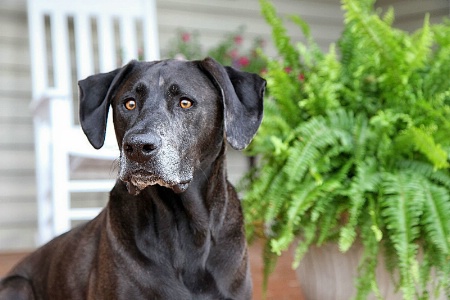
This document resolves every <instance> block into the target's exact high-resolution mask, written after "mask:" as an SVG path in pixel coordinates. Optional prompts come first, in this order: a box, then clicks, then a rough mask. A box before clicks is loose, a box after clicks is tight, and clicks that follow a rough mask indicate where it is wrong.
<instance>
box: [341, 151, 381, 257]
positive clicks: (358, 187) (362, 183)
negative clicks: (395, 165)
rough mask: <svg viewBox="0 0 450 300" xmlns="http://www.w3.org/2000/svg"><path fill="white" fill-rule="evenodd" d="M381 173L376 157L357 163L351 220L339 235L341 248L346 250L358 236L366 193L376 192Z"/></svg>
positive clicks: (351, 189)
mask: <svg viewBox="0 0 450 300" xmlns="http://www.w3.org/2000/svg"><path fill="white" fill-rule="evenodd" d="M380 180H381V174H380V173H379V172H378V170H377V167H376V161H375V160H374V159H370V158H368V159H366V160H365V161H364V162H362V163H360V164H358V165H357V168H356V176H354V177H353V180H352V183H351V185H350V189H349V190H348V197H349V198H350V203H351V204H350V209H349V220H348V222H347V224H346V225H345V226H344V227H342V230H341V232H340V237H339V249H340V250H341V251H342V252H346V251H347V250H348V249H349V248H350V247H351V246H352V244H353V242H354V240H355V238H356V226H357V224H358V221H359V217H360V214H361V212H362V208H363V206H364V204H365V202H366V200H367V196H366V193H368V192H375V191H376V190H377V186H378V184H379V183H380Z"/></svg>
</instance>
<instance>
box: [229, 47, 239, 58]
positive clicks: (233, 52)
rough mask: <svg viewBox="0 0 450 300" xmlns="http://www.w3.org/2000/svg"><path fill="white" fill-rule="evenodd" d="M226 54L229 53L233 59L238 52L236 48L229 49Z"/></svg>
mask: <svg viewBox="0 0 450 300" xmlns="http://www.w3.org/2000/svg"><path fill="white" fill-rule="evenodd" d="M228 55H229V56H230V57H231V58H232V59H235V58H237V57H238V55H239V53H238V51H237V49H233V50H231V51H230V52H229V53H228Z"/></svg>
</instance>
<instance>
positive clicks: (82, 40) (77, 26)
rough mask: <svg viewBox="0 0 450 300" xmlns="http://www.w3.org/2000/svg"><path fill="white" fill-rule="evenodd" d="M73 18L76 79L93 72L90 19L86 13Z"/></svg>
mask: <svg viewBox="0 0 450 300" xmlns="http://www.w3.org/2000/svg"><path fill="white" fill-rule="evenodd" d="M73 18H74V19H73V21H74V30H75V45H76V49H75V51H76V64H77V79H83V78H86V77H87V76H89V75H92V74H93V73H94V58H93V47H92V27H91V20H90V17H89V16H88V15H87V14H77V15H74V17H73Z"/></svg>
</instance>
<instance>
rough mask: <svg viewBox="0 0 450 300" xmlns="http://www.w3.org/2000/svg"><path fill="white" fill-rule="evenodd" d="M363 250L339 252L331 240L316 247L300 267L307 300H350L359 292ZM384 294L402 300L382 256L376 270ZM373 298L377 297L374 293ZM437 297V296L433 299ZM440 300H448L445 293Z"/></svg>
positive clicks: (355, 248)
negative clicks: (360, 264) (358, 271)
mask: <svg viewBox="0 0 450 300" xmlns="http://www.w3.org/2000/svg"><path fill="white" fill-rule="evenodd" d="M362 253H363V248H362V245H361V244H360V243H355V245H354V246H353V247H352V248H350V249H349V250H348V251H347V252H346V253H342V252H340V251H339V248H338V246H337V244H333V243H329V244H326V245H323V246H321V247H316V246H312V247H311V248H310V250H309V251H308V253H307V254H306V255H305V257H304V258H303V259H302V261H301V263H300V266H299V267H298V269H297V276H298V278H299V281H300V286H301V288H302V291H303V294H304V296H305V299H306V300H320V299H327V300H349V299H352V298H353V297H354V296H355V295H356V288H355V279H356V276H357V270H358V263H359V260H360V257H361V255H362ZM376 276H377V281H378V285H379V287H380V292H381V295H382V297H383V298H384V299H386V300H401V299H402V296H401V292H399V291H396V290H395V286H394V284H393V283H392V282H391V275H390V273H389V272H388V271H387V270H386V268H385V264H384V260H383V259H382V257H381V256H380V257H379V262H378V266H377V269H376ZM368 299H370V300H372V299H376V297H375V296H374V295H373V294H371V295H370V296H369V298H368ZM431 299H433V298H431ZM435 299H436V300H445V299H447V298H446V296H445V295H441V296H440V297H439V298H435Z"/></svg>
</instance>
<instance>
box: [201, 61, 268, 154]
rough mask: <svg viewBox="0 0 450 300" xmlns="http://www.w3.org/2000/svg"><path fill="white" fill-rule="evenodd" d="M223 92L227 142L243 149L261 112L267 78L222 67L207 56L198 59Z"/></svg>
mask: <svg viewBox="0 0 450 300" xmlns="http://www.w3.org/2000/svg"><path fill="white" fill-rule="evenodd" d="M200 66H201V68H202V69H203V70H204V71H206V72H207V73H208V74H209V75H210V77H212V79H213V82H214V83H215V84H216V85H217V86H218V88H219V89H220V91H221V93H222V98H223V105H224V122H225V134H226V138H227V141H228V143H230V145H231V146H232V147H233V148H234V149H237V150H242V149H244V148H245V147H247V145H248V144H249V143H250V141H251V140H252V138H253V136H254V135H255V134H256V131H257V130H258V128H259V125H260V124H261V121H262V116H263V97H264V89H265V87H266V81H265V80H264V79H262V78H261V77H259V76H258V75H256V74H252V73H247V72H243V71H238V70H236V69H234V68H232V67H224V66H222V65H221V64H219V63H218V62H216V61H215V60H214V59H212V58H210V57H208V58H205V59H204V60H202V61H200Z"/></svg>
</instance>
